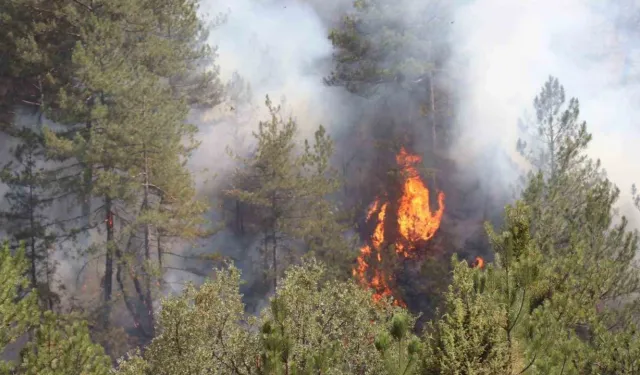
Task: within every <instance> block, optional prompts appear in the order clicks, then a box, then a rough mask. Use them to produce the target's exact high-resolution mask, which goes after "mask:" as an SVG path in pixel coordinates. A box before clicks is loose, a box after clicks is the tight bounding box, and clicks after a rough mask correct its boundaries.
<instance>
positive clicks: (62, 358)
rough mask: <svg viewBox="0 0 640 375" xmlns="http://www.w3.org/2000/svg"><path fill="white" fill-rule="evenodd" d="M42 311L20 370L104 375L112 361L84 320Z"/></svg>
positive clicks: (37, 374)
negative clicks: (93, 340)
mask: <svg viewBox="0 0 640 375" xmlns="http://www.w3.org/2000/svg"><path fill="white" fill-rule="evenodd" d="M71 319H72V320H71V321H67V320H69V319H68V318H65V317H61V316H58V315H56V314H54V313H52V312H50V311H47V312H45V313H44V316H43V317H42V319H41V323H40V327H38V329H37V330H36V332H35V337H34V339H33V341H32V342H30V343H29V344H28V345H27V346H26V348H25V349H24V350H23V353H22V363H21V364H20V373H21V374H25V375H41V374H46V375H67V374H91V375H107V374H109V373H110V372H111V360H110V359H109V357H108V356H106V355H105V354H104V349H103V348H102V346H100V345H98V344H94V343H93V342H92V341H91V337H90V336H89V329H88V327H87V324H86V322H84V321H80V320H78V319H73V318H72V317H71Z"/></svg>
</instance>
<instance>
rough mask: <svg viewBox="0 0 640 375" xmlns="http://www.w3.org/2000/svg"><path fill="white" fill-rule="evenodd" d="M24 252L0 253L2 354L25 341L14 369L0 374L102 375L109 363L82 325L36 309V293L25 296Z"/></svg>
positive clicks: (10, 365)
mask: <svg viewBox="0 0 640 375" xmlns="http://www.w3.org/2000/svg"><path fill="white" fill-rule="evenodd" d="M27 267H28V263H27V262H26V260H25V257H24V250H23V249H20V250H18V252H17V253H16V254H15V255H11V254H10V252H9V248H8V247H7V246H6V245H5V246H4V247H3V249H2V250H0V323H1V326H0V353H3V352H4V350H5V349H6V348H7V345H8V344H11V343H15V342H16V340H17V339H18V338H20V337H25V336H27V335H28V337H29V341H28V342H27V344H26V346H25V347H24V348H23V349H22V351H21V355H20V360H19V361H18V362H17V363H14V362H5V361H0V373H2V374H16V375H19V374H25V375H40V374H48V375H63V374H64V375H67V374H87V375H106V374H108V373H109V371H110V370H111V361H110V360H109V357H107V356H106V355H105V354H104V350H103V348H102V347H101V346H99V345H96V344H94V343H93V342H91V339H90V336H89V329H88V327H87V325H86V323H85V322H83V321H81V320H79V319H78V318H76V317H73V316H67V317H65V316H61V315H58V314H55V313H53V312H51V311H45V312H42V311H41V310H40V309H39V307H38V297H37V293H36V292H34V291H30V292H27V293H26V294H25V292H26V291H27V286H28V278H26V277H25V276H24V274H25V271H26V270H27Z"/></svg>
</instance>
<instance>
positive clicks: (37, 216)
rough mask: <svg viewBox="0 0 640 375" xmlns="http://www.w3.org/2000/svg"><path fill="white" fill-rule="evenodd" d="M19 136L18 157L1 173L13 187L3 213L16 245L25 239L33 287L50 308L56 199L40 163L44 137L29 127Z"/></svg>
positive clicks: (21, 130)
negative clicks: (52, 209) (49, 193)
mask: <svg viewBox="0 0 640 375" xmlns="http://www.w3.org/2000/svg"><path fill="white" fill-rule="evenodd" d="M16 137H17V138H18V139H19V140H20V143H18V145H17V146H16V147H15V148H14V149H13V151H12V156H13V159H14V160H11V161H9V162H8V163H6V164H5V165H4V167H3V169H2V171H1V173H0V181H2V182H3V183H5V184H6V185H7V186H8V187H9V191H8V192H7V193H6V194H5V195H4V199H5V201H6V202H7V203H8V204H9V207H8V210H7V211H5V212H2V213H1V215H2V217H3V218H4V219H5V220H6V223H5V228H6V229H7V232H8V234H10V235H11V238H12V247H13V248H17V247H19V246H20V243H21V242H23V241H24V242H25V244H26V248H27V257H28V259H29V263H30V265H29V279H30V283H31V287H32V288H34V289H36V290H38V291H39V294H40V296H42V297H43V302H44V303H45V305H46V306H47V308H49V309H52V308H53V306H54V304H55V302H56V296H55V294H54V292H53V291H52V283H53V280H52V274H53V272H54V269H53V263H52V261H51V260H50V259H49V253H50V250H51V247H50V246H51V245H52V244H53V242H54V241H55V233H54V232H53V230H52V228H51V226H52V224H53V223H52V220H51V219H50V218H49V217H48V215H47V212H46V211H45V210H46V209H47V208H48V207H49V206H50V204H51V202H52V200H51V199H50V198H49V197H48V196H46V195H45V191H46V188H47V183H48V180H49V178H48V175H47V173H46V170H45V169H44V168H42V167H41V166H40V165H39V164H40V163H41V161H42V159H43V153H44V148H43V144H42V137H41V136H39V135H38V133H37V132H36V131H34V130H31V129H29V128H22V129H20V130H18V131H17V132H16ZM15 164H17V166H16V165H15Z"/></svg>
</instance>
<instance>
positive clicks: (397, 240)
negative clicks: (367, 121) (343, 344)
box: [353, 148, 445, 306]
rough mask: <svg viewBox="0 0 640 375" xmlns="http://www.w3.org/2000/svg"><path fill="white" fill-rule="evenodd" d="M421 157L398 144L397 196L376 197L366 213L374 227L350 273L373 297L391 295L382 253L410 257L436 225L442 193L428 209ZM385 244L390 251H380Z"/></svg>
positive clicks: (389, 281)
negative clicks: (391, 221)
mask: <svg viewBox="0 0 640 375" xmlns="http://www.w3.org/2000/svg"><path fill="white" fill-rule="evenodd" d="M421 161H422V159H421V158H420V157H419V156H417V155H412V154H409V153H408V152H407V151H406V150H405V149H404V148H402V149H401V150H400V152H399V153H398V154H397V155H396V162H397V163H398V166H399V167H400V169H401V172H402V176H403V183H402V189H401V196H400V197H399V198H398V199H397V200H394V201H393V202H389V201H388V199H380V198H378V199H376V200H375V201H374V202H373V204H372V205H371V208H370V209H369V212H368V214H367V221H371V220H373V219H375V227H374V230H373V233H372V235H371V237H370V238H369V241H368V242H369V243H368V244H365V245H364V246H363V247H362V248H361V249H360V256H359V257H358V263H357V266H356V267H355V268H354V269H353V275H354V276H355V277H356V278H358V280H359V281H360V282H361V283H362V284H364V285H366V286H368V287H370V288H372V289H373V290H374V291H375V293H374V300H376V301H378V300H380V299H381V298H383V297H390V296H393V293H392V291H391V288H390V283H391V282H392V281H393V276H392V275H391V274H390V272H388V271H386V269H388V267H384V265H385V263H387V259H385V257H389V256H392V255H395V256H396V257H398V258H400V259H407V258H412V257H413V256H414V255H415V252H416V251H417V249H418V248H419V246H420V245H422V244H424V243H425V242H426V241H428V240H430V239H431V238H433V236H434V235H435V234H436V232H437V231H438V228H440V222H441V221H442V215H443V214H444V208H445V205H444V199H445V194H444V193H443V192H439V193H438V209H437V210H436V211H435V212H432V210H431V205H430V202H429V189H428V188H427V186H426V185H425V183H424V181H422V179H421V178H420V175H419V173H418V170H417V169H416V165H417V164H418V163H420V162H421ZM389 215H391V216H393V218H395V219H396V220H395V225H394V226H395V227H394V228H388V221H386V220H385V219H387V217H388V216H389ZM389 246H392V247H389ZM386 248H391V249H394V251H384V250H385V249H386ZM374 252H375V256H374V254H373V253H374ZM394 303H395V304H397V305H400V306H405V304H404V302H403V301H402V300H400V299H398V298H395V302H394Z"/></svg>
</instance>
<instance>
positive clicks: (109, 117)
mask: <svg viewBox="0 0 640 375" xmlns="http://www.w3.org/2000/svg"><path fill="white" fill-rule="evenodd" d="M196 11H197V4H196V2H195V1H186V2H183V1H163V2H159V3H158V2H154V3H153V4H151V3H149V2H146V1H108V2H99V3H94V4H92V5H90V6H84V7H83V6H82V4H81V3H75V4H74V5H69V6H68V7H67V8H65V13H64V15H65V17H67V18H68V19H69V20H72V21H73V24H74V25H76V26H77V30H76V31H77V40H76V43H75V44H74V46H73V49H72V51H70V52H71V54H72V64H71V66H72V67H73V77H72V80H70V81H68V82H66V83H65V84H64V85H63V87H62V89H61V90H60V91H59V93H58V95H57V96H56V98H55V106H54V105H52V106H50V107H49V108H48V112H47V114H48V115H49V116H51V117H52V118H53V119H54V120H56V121H58V122H60V123H63V124H67V128H66V129H65V130H64V131H53V130H51V129H48V131H47V132H46V134H45V135H46V137H45V140H46V145H47V151H48V153H49V154H48V155H49V156H50V157H52V158H54V159H56V160H59V161H61V162H65V163H68V164H69V167H68V168H66V169H65V170H64V172H61V173H60V174H59V175H58V178H57V181H58V184H57V186H55V189H56V191H57V192H58V193H60V194H68V195H76V196H77V198H78V200H79V201H80V202H82V204H83V213H82V215H81V216H82V220H84V221H85V224H84V225H82V224H80V222H78V225H77V228H78V230H91V229H93V228H101V229H102V230H104V232H106V236H105V237H106V238H105V239H104V242H97V243H94V244H93V245H92V246H91V249H90V251H93V252H99V253H102V254H104V256H105V276H104V278H103V283H102V285H103V301H104V309H103V316H102V321H103V323H104V324H105V325H108V320H109V315H110V309H111V307H110V306H111V304H112V303H113V291H114V285H113V282H114V276H115V279H116V282H117V285H116V287H118V288H119V289H120V290H121V292H122V293H123V294H124V299H125V304H126V305H127V307H128V308H129V311H130V312H131V314H132V316H133V318H134V320H135V322H136V325H137V326H138V327H139V329H140V330H141V332H142V333H143V334H144V335H145V336H147V337H151V336H153V327H154V324H153V311H154V308H153V303H152V301H153V291H152V289H153V287H154V285H157V284H158V283H160V279H161V277H160V276H161V269H159V268H158V267H159V264H161V263H162V260H161V259H162V250H161V249H162V248H163V244H162V242H163V241H168V240H169V239H170V238H176V237H177V238H193V236H196V235H200V234H204V232H202V231H200V229H199V228H198V227H199V225H200V224H202V220H201V218H200V217H199V216H200V215H201V214H202V213H203V211H204V209H205V206H203V205H202V204H200V203H195V202H194V194H195V190H194V188H193V181H192V178H191V177H190V176H189V174H188V172H187V169H186V166H185V162H186V158H187V157H188V156H189V154H190V152H191V151H192V150H193V148H194V147H195V146H197V143H196V142H195V141H194V133H195V130H196V129H195V127H194V126H192V125H189V124H185V119H186V115H187V111H188V104H215V100H216V95H217V94H219V91H215V90H212V91H211V92H206V95H201V94H203V93H204V90H207V89H210V88H211V89H215V88H216V85H217V83H218V82H217V76H216V75H215V71H214V72H213V73H197V74H194V73H192V72H190V71H189V69H192V68H194V69H195V68H197V67H198V64H201V63H202V60H203V59H205V58H207V57H208V56H209V54H210V50H209V49H208V48H207V47H206V46H205V45H203V44H202V36H203V35H204V29H203V25H202V23H201V21H200V20H199V19H198V17H197V13H196ZM199 98H200V99H202V100H200V101H199V100H198V99H199ZM77 124H80V125H77ZM155 252H157V255H154V253H155ZM140 260H142V261H140ZM125 276H128V277H125ZM127 285H131V287H129V286H127ZM129 288H130V289H131V290H132V291H133V296H129V295H127V293H128V291H127V290H126V289H129Z"/></svg>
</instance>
